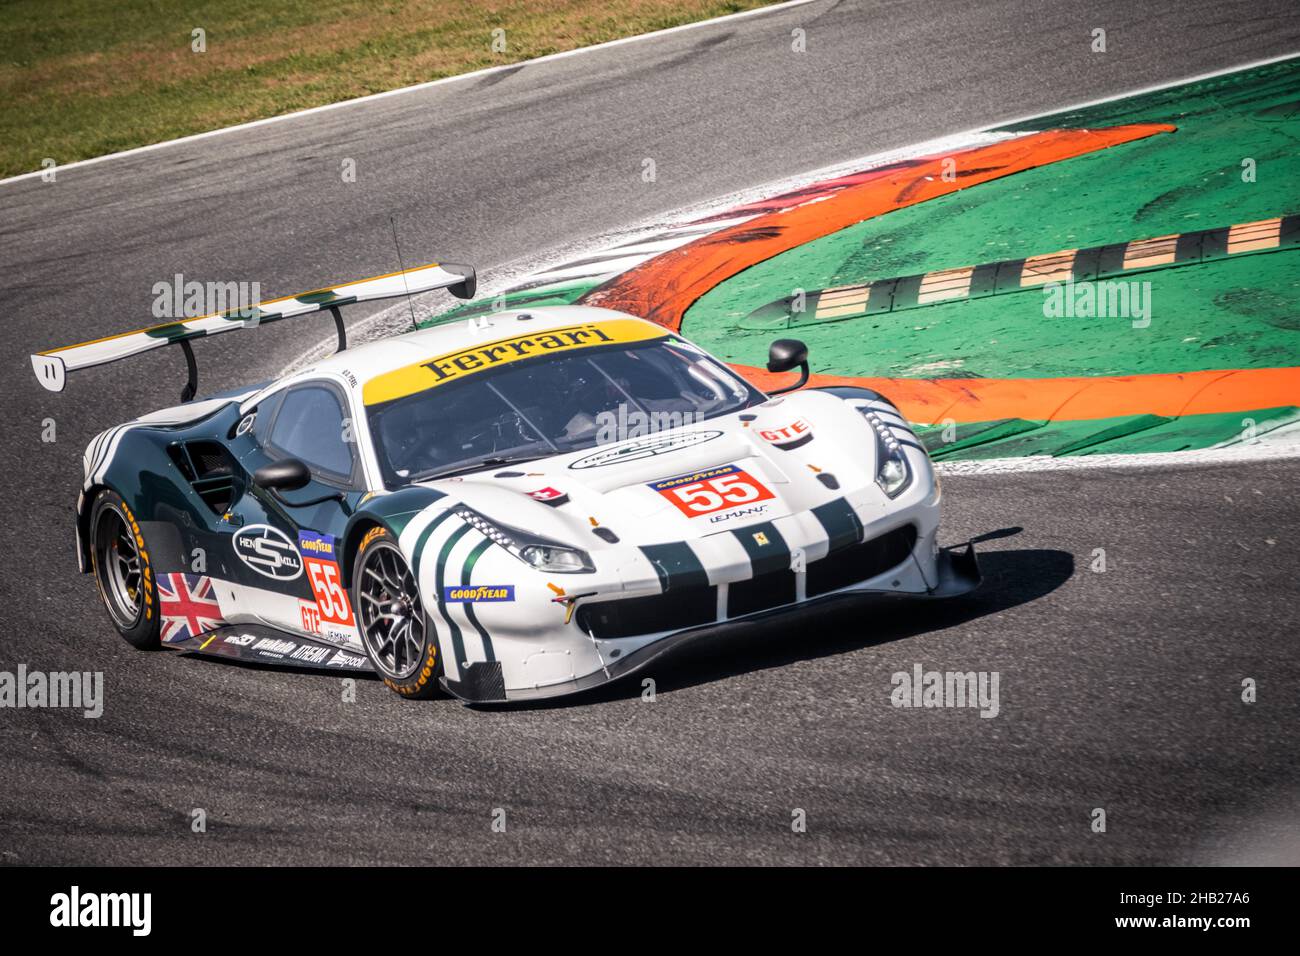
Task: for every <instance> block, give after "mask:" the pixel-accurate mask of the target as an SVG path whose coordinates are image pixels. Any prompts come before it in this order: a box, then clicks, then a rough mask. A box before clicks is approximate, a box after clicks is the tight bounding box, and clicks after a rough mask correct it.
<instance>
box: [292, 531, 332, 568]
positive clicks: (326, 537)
mask: <svg viewBox="0 0 1300 956" xmlns="http://www.w3.org/2000/svg"><path fill="white" fill-rule="evenodd" d="M298 550H299V551H301V552H302V553H303V554H304V555H310V556H312V557H314V558H322V559H324V560H326V561H333V560H334V535H332V534H317V533H316V532H315V531H299V532H298Z"/></svg>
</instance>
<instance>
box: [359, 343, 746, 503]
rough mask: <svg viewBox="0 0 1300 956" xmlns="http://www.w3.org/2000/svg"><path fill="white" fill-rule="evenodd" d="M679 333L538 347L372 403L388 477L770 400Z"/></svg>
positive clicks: (633, 431)
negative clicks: (537, 353) (534, 354)
mask: <svg viewBox="0 0 1300 956" xmlns="http://www.w3.org/2000/svg"><path fill="white" fill-rule="evenodd" d="M765 400H766V398H765V396H763V395H762V394H761V393H760V392H758V391H756V390H755V389H753V388H751V387H750V386H749V385H748V384H746V383H745V382H744V381H742V380H741V379H739V378H737V377H736V376H735V375H733V374H732V373H731V372H730V371H728V370H727V369H725V368H723V367H722V366H721V365H719V364H718V363H717V362H715V361H714V360H713V359H711V358H709V356H707V355H705V354H704V353H703V352H701V351H700V350H698V349H697V348H695V347H694V346H693V345H690V344H689V343H687V342H683V341H681V340H680V339H675V338H661V339H654V340H652V341H649V342H640V343H636V344H633V345H611V346H604V347H599V348H591V349H585V350H583V351H581V352H574V353H571V354H567V355H554V356H545V357H539V358H536V359H531V360H527V361H522V362H515V363H511V364H508V365H502V366H500V367H498V368H496V369H492V370H489V371H482V372H476V373H474V374H472V375H467V376H465V377H464V378H462V379H461V380H459V381H456V382H450V383H447V384H445V385H439V386H437V387H434V388H427V389H425V390H423V391H420V392H416V393H415V394H413V395H407V396H405V397H403V398H398V399H394V400H392V401H389V402H386V403H384V404H382V405H376V406H374V407H372V408H371V409H370V410H369V419H370V433H371V437H372V440H373V442H374V446H375V454H376V456H377V457H378V459H379V464H380V467H381V469H382V470H383V472H384V481H385V482H386V483H387V484H389V485H390V486H391V485H403V484H407V483H409V482H412V481H418V480H420V479H423V478H431V477H435V476H436V475H438V474H444V473H452V472H456V471H462V470H470V469H472V467H473V466H475V465H479V464H484V465H485V466H491V465H496V464H502V463H506V462H511V461H516V460H528V459H530V458H545V457H548V456H550V455H557V454H563V453H565V452H572V451H578V450H580V449H584V448H591V447H593V446H595V445H603V444H608V443H609V442H613V441H619V440H622V439H625V438H633V437H637V436H638V435H644V434H649V433H650V432H653V431H662V430H664V429H667V428H677V427H680V426H683V425H691V424H694V423H696V422H700V421H704V420H705V419H708V418H716V417H717V416H719V415H726V414H729V413H731V412H734V411H736V410H737V409H741V408H746V407H748V406H750V405H755V404H758V403H759V402H763V401H765Z"/></svg>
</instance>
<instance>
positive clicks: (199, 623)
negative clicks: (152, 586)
mask: <svg viewBox="0 0 1300 956" xmlns="http://www.w3.org/2000/svg"><path fill="white" fill-rule="evenodd" d="M158 597H159V598H160V601H159V603H160V604H161V605H162V608H161V612H162V640H163V642H164V643H166V644H176V643H179V642H181V641H187V640H189V639H190V638H191V637H198V636H199V635H200V634H205V633H207V632H208V631H211V630H214V629H216V628H218V627H221V625H223V624H225V623H226V622H225V619H223V618H222V616H221V606H220V605H219V604H218V603H217V595H216V592H214V591H213V590H212V579H211V578H209V577H207V576H206V575H202V574H182V573H172V574H160V575H159V576H158Z"/></svg>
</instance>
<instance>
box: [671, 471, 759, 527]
mask: <svg viewBox="0 0 1300 956" xmlns="http://www.w3.org/2000/svg"><path fill="white" fill-rule="evenodd" d="M648 487H649V488H650V489H651V490H653V491H657V492H659V494H661V495H663V496H664V497H665V498H667V499H668V500H669V501H671V502H672V503H673V504H674V505H675V506H676V507H677V510H678V511H680V512H681V513H682V514H684V515H686V517H688V518H699V517H701V516H703V515H710V514H713V513H714V512H718V511H727V510H730V509H731V508H735V507H738V506H740V505H748V504H752V503H753V502H758V501H767V500H769V499H772V498H775V497H776V496H775V495H774V494H772V492H771V491H770V490H769V489H768V488H767V486H766V485H764V484H763V483H762V482H761V481H759V480H758V479H757V478H755V477H754V476H753V475H751V474H750V473H749V472H747V471H745V470H744V469H743V468H740V467H738V466H737V465H719V466H718V467H717V468H708V469H705V470H704V471H696V472H692V473H691V474H688V475H677V476H676V477H674V478H661V479H660V480H659V481H652V482H650V483H649V486H648Z"/></svg>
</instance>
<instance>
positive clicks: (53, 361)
mask: <svg viewBox="0 0 1300 956" xmlns="http://www.w3.org/2000/svg"><path fill="white" fill-rule="evenodd" d="M476 285H477V278H476V276H475V274H474V269H473V268H472V267H471V266H464V265H457V264H455V263H450V262H445V263H442V264H439V263H436V262H435V263H432V264H431V265H427V266H418V267H416V268H414V269H406V270H404V271H402V272H393V273H390V274H389V275H383V276H375V277H374V278H371V279H359V280H357V281H355V282H348V283H345V284H343V285H338V286H334V287H333V288H329V289H317V290H316V291H315V292H304V293H302V294H301V295H289V296H285V297H283V298H280V299H271V300H269V301H267V302H260V303H258V304H257V305H256V306H253V307H251V308H246V309H243V310H239V309H234V310H229V311H226V312H220V313H214V314H212V315H204V316H200V317H198V318H193V319H182V320H179V321H176V322H165V323H163V324H162V325H155V326H151V327H150V328H147V329H138V330H137V331H135V332H122V333H120V334H119V335H110V336H108V337H107V338H102V339H95V340H94V341H93V342H83V343H81V344H80V345H65V346H64V347H63V348H58V349H50V350H49V351H48V352H37V353H36V354H35V355H33V356H32V369H33V370H34V371H35V372H36V380H37V381H38V382H40V383H41V385H42V386H44V387H45V388H47V389H49V390H50V391H51V392H61V391H63V386H64V384H65V382H66V381H67V375H68V372H73V371H77V370H78V369H83V368H90V367H91V366H94V365H103V364H104V363H106V362H116V361H117V360H118V359H124V358H130V357H131V356H133V355H140V354H141V353H143V352H148V351H151V350H153V349H157V348H162V347H164V346H167V345H180V347H181V349H182V350H183V351H184V353H185V362H186V367H187V369H188V371H189V381H188V382H187V383H186V385H185V389H184V391H183V392H182V393H181V401H182V402H188V401H189V400H190V399H191V398H193V397H194V395H195V392H196V391H197V389H198V366H197V364H196V363H195V360H194V350H193V348H192V347H191V346H190V342H191V341H193V340H194V339H201V338H205V337H207V336H209V335H217V334H218V333H220V332H229V331H231V330H233V329H246V328H253V327H256V326H258V325H261V324H262V323H265V322H275V321H278V320H280V319H289V318H294V317H295V316H299V315H307V314H309V313H312V312H324V311H328V312H330V313H331V314H332V315H333V316H334V325H335V327H336V329H337V331H338V340H339V349H340V350H342V349H345V348H347V337H346V335H345V333H344V330H343V316H342V315H341V314H340V312H339V307H340V306H344V305H352V304H353V303H356V302H371V301H374V300H376V299H391V298H395V297H397V296H403V295H414V294H415V293H417V292H429V291H431V290H433V289H446V290H447V291H449V292H450V293H451V294H452V295H454V296H457V297H459V298H462V299H470V298H473V297H474V291H475V287H476Z"/></svg>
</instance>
